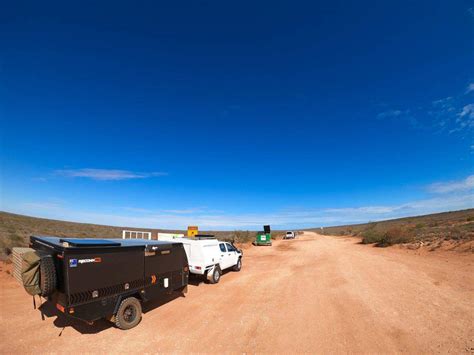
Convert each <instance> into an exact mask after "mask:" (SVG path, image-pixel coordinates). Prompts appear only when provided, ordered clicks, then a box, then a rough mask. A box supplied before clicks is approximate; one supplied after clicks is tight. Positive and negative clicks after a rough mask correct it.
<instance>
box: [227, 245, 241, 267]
mask: <svg viewBox="0 0 474 355" xmlns="http://www.w3.org/2000/svg"><path fill="white" fill-rule="evenodd" d="M225 246H226V247H227V257H228V261H229V264H228V266H227V267H231V266H234V265H235V264H237V260H238V259H239V256H238V255H237V251H236V250H235V248H234V247H233V246H232V244H230V243H225Z"/></svg>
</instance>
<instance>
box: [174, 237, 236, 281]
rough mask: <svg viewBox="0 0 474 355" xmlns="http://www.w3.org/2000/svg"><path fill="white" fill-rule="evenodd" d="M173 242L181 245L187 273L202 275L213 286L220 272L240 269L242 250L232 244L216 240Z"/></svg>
mask: <svg viewBox="0 0 474 355" xmlns="http://www.w3.org/2000/svg"><path fill="white" fill-rule="evenodd" d="M173 242H176V243H182V244H183V246H184V250H185V252H186V256H187V257H188V262H189V272H190V273H192V274H196V275H203V276H204V277H206V279H207V280H208V281H209V282H210V283H213V284H216V283H218V282H219V280H220V278H221V275H222V271H224V270H226V269H232V270H233V271H240V269H241V268H242V255H243V253H242V250H240V249H238V248H237V247H235V246H234V245H233V244H232V243H229V242H224V241H219V240H217V239H201V240H196V239H190V238H175V239H174V240H173Z"/></svg>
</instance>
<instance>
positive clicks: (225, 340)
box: [0, 233, 474, 353]
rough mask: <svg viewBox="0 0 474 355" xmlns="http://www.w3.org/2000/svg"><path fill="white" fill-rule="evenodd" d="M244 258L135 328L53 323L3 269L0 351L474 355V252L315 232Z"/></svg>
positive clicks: (55, 318) (58, 319) (57, 319)
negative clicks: (409, 247) (383, 245)
mask: <svg viewBox="0 0 474 355" xmlns="http://www.w3.org/2000/svg"><path fill="white" fill-rule="evenodd" d="M244 253H245V254H244V266H243V268H242V271H241V272H239V273H235V272H229V273H227V274H225V275H224V276H223V277H222V279H221V282H220V283H219V284H217V285H208V284H204V283H201V284H199V285H191V286H190V287H189V292H188V294H187V295H186V297H180V298H177V299H174V300H172V301H171V302H168V303H166V304H163V305H160V306H159V307H155V308H153V309H151V310H150V311H148V312H147V313H146V314H144V316H143V320H142V322H141V324H140V325H139V326H138V327H136V328H134V329H132V330H129V331H121V330H118V329H116V328H113V327H111V326H110V325H109V324H108V323H107V322H106V321H103V322H102V321H101V322H98V323H97V324H96V325H94V326H92V327H90V326H87V325H85V324H83V323H81V322H76V321H69V320H65V319H64V318H62V317H58V316H57V314H54V315H51V314H50V316H49V317H48V318H47V319H46V321H44V322H43V321H41V318H40V314H39V312H38V311H35V310H33V309H32V303H31V298H30V297H29V296H27V294H26V293H25V292H24V291H23V289H22V288H21V287H20V286H19V285H17V284H16V283H15V281H14V280H13V278H11V276H10V275H7V274H6V273H5V272H1V273H0V274H1V276H0V277H1V278H0V282H1V293H0V352H1V353H13V352H15V353H19V352H38V351H39V352H46V351H47V352H77V351H81V352H85V351H88V352H98V351H100V352H107V353H109V352H158V351H168V352H169V351H176V352H191V351H193V352H219V353H220V352H223V351H227V352H257V351H258V352H320V353H321V352H325V353H327V352H378V353H380V352H401V351H408V352H417V353H419V352H424V353H426V352H440V351H441V352H447V351H452V352H456V353H457V352H463V351H474V256H473V255H472V254H462V255H461V254H457V253H444V254H442V253H441V254H434V255H426V256H425V255H424V256H418V255H414V253H413V252H411V251H403V250H399V249H396V248H395V249H394V248H389V249H379V248H372V247H370V246H366V245H360V244H357V241H356V240H355V239H349V238H338V237H328V236H320V235H316V234H314V233H306V234H305V235H304V236H303V237H300V238H299V239H297V240H294V241H277V242H274V245H273V247H252V248H249V249H246V250H245V252H244ZM63 327H64V330H62V329H63ZM61 331H62V334H61ZM60 334H61V335H60Z"/></svg>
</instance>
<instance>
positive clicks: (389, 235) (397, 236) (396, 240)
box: [377, 227, 415, 247]
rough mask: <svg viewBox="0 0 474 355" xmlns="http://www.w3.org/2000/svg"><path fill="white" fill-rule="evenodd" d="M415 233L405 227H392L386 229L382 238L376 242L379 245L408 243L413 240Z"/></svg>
mask: <svg viewBox="0 0 474 355" xmlns="http://www.w3.org/2000/svg"><path fill="white" fill-rule="evenodd" d="M414 238H415V234H414V233H413V232H412V231H409V230H407V229H402V228H400V227H393V228H390V229H389V230H387V231H386V232H385V233H384V235H383V237H382V240H381V241H380V242H379V243H378V244H377V246H379V247H387V246H390V245H394V244H401V243H409V242H411V241H413V240H414Z"/></svg>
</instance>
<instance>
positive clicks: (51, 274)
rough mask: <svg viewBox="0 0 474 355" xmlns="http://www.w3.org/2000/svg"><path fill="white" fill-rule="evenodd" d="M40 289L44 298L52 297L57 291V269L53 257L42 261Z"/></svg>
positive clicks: (44, 258)
mask: <svg viewBox="0 0 474 355" xmlns="http://www.w3.org/2000/svg"><path fill="white" fill-rule="evenodd" d="M40 289H41V296H43V297H48V296H50V295H51V294H52V293H53V292H54V290H55V289H56V268H55V267H54V261H53V258H52V257H51V256H46V257H43V258H41V260H40Z"/></svg>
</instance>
